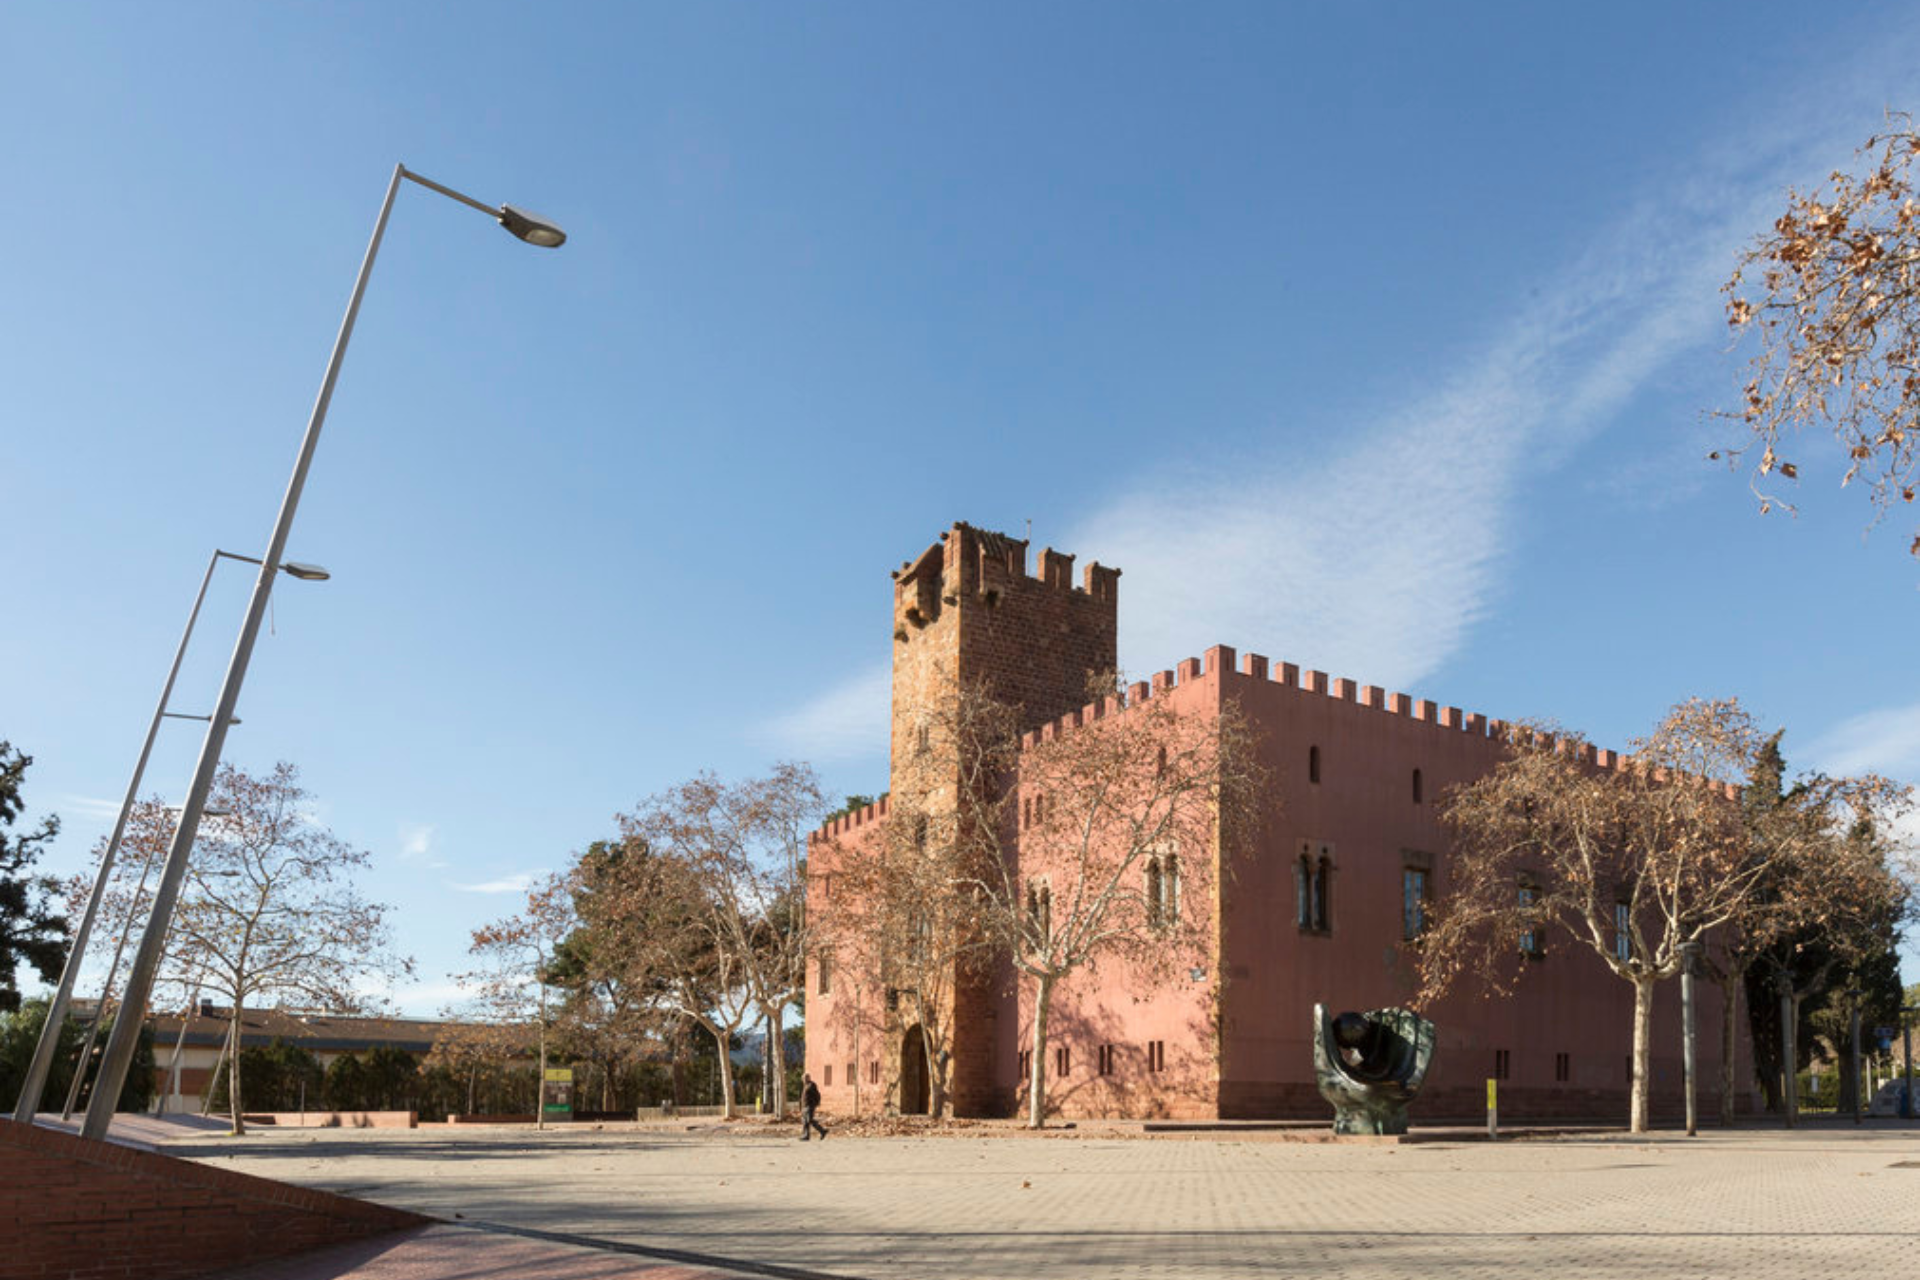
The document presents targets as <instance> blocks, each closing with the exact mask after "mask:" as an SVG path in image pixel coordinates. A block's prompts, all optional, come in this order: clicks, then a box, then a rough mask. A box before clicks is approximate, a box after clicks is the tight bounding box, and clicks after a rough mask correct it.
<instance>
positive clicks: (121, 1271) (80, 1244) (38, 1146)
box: [0, 1120, 427, 1280]
mask: <svg viewBox="0 0 1920 1280" xmlns="http://www.w3.org/2000/svg"><path fill="white" fill-rule="evenodd" d="M0 1170H4V1176H3V1177H0V1239H3V1240H5V1241H6V1242H7V1247H6V1248H5V1250H4V1251H0V1280H30V1278H31V1280H47V1278H50V1277H55V1276H60V1277H71V1278H73V1280H92V1278H93V1277H104V1276H121V1277H124V1276H143V1277H150V1278H151V1280H167V1278H168V1277H175V1276H195V1275H202V1274H204V1273H206V1272H209V1271H216V1270H219V1269H221V1268H223V1267H232V1266H237V1265H239V1264H240V1263H243V1262H251V1261H255V1260H258V1259H262V1258H273V1257H283V1256H286V1255H289V1254H296V1253H304V1252H306V1251H308V1250H310V1249H317V1248H320V1247H322V1246H324V1245H331V1244H339V1243H341V1242H343V1241H347V1240H356V1239H361V1238H363V1237H366V1236H373V1235H380V1234H382V1233H384V1232H388V1231H397V1230H400V1229H402V1228H405V1227H411V1226H417V1225H420V1224H422V1223H424V1222H426V1221H427V1219H425V1218H422V1217H419V1216H418V1215H416V1214H411V1213H405V1212H402V1211H401V1210H398V1209H389V1208H386V1207H385V1206H382V1205H375V1204H367V1203H365V1202H363V1201H359V1200H349V1199H346V1198H345V1197H343V1196H336V1195H329V1194H328V1193H326V1192H324V1191H308V1190H305V1189H303V1188H300V1187H292V1186H288V1185H286V1184H284V1183H279V1182H270V1181H268V1180H267V1179H265V1178H254V1177H249V1176H247V1175H246V1174H241V1173H233V1172H230V1171H228V1170H225V1169H214V1168H209V1167H207V1166H205V1165H200V1164H195V1163H193V1162H192V1161H188V1160H176V1159H174V1158H173V1157H171V1156H162V1155H156V1154H154V1153H152V1152H147V1151H139V1150H136V1149H134V1148H132V1147H122V1146H116V1145H114V1144H112V1143H107V1142H90V1141H88V1140H86V1139H84V1138H79V1137H75V1136H74V1135H72V1134H67V1133H59V1132H56V1131H54V1130H51V1129H41V1128H36V1127H34V1126H31V1125H22V1124H17V1123H15V1122H14V1121H11V1120H0Z"/></svg>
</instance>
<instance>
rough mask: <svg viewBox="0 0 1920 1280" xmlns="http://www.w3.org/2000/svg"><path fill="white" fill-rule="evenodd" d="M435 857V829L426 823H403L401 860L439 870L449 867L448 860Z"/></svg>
mask: <svg viewBox="0 0 1920 1280" xmlns="http://www.w3.org/2000/svg"><path fill="white" fill-rule="evenodd" d="M432 855H433V827H432V825H431V824H429V823H424V822H403V823H401V824H400V860H401V861H402V862H418V863H422V864H423V865H425V866H426V867H428V868H430V869H433V870H438V869H440V868H441V867H444V866H446V865H447V862H446V859H444V858H436V857H434V856H432Z"/></svg>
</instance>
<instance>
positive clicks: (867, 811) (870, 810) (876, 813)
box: [807, 793, 891, 845]
mask: <svg viewBox="0 0 1920 1280" xmlns="http://www.w3.org/2000/svg"><path fill="white" fill-rule="evenodd" d="M890 795H891V793H888V795H883V796H881V797H880V798H879V799H878V800H875V801H874V802H873V803H872V804H870V805H868V806H867V807H866V808H864V809H855V810H854V811H853V812H852V813H844V814H841V815H840V816H839V817H837V818H835V819H833V820H832V821H831V822H828V823H826V824H825V825H823V826H821V827H820V828H819V830H817V831H810V832H808V833H807V843H808V844H810V845H811V844H816V843H820V842H823V841H827V840H834V839H838V838H839V837H841V836H846V835H852V834H853V833H854V832H856V831H858V830H860V829H861V828H862V827H865V826H868V825H870V824H872V823H875V822H880V821H882V820H884V819H885V818H886V816H887V813H888V812H889V806H888V799H889V797H890Z"/></svg>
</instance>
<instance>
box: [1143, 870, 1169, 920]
mask: <svg viewBox="0 0 1920 1280" xmlns="http://www.w3.org/2000/svg"><path fill="white" fill-rule="evenodd" d="M1165 922H1166V918H1165V917H1164V916H1162V915H1161V913H1160V859H1158V858H1148V859H1147V927H1149V928H1152V929H1158V928H1159V927H1160V926H1161V925H1162V924H1164V923H1165Z"/></svg>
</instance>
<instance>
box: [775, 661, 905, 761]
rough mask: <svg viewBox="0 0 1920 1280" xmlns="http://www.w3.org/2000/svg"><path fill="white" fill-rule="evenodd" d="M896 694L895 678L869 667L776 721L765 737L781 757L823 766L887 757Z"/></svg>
mask: <svg viewBox="0 0 1920 1280" xmlns="http://www.w3.org/2000/svg"><path fill="white" fill-rule="evenodd" d="M892 690H893V676H892V673H891V672H889V671H888V669H887V668H886V667H885V666H884V665H882V666H877V667H869V668H868V669H867V670H865V671H862V672H860V673H858V674H857V675H855V676H853V677H851V678H850V679H847V680H843V681H841V682H840V683H839V684H836V685H832V686H830V687H828V688H827V690H826V691H825V692H823V693H821V694H819V695H817V696H816V697H814V698H813V699H811V700H810V701H808V702H805V703H803V704H801V705H800V706H799V707H797V708H795V709H794V710H792V711H789V712H787V713H786V714H785V715H781V716H776V717H774V718H773V719H772V720H771V721H769V722H768V723H767V725H766V727H765V728H764V729H763V730H762V731H761V736H762V737H763V738H764V739H765V740H766V741H768V742H769V743H771V744H772V745H774V746H777V747H778V748H780V749H781V750H782V751H787V752H791V753H793V754H795V755H800V756H805V757H806V758H807V759H809V760H814V761H822V762H825V761H834V760H850V759H853V758H855V757H858V756H864V755H868V754H870V753H873V752H881V751H885V750H886V749H887V710H888V707H889V706H890V705H891V699H892Z"/></svg>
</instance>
